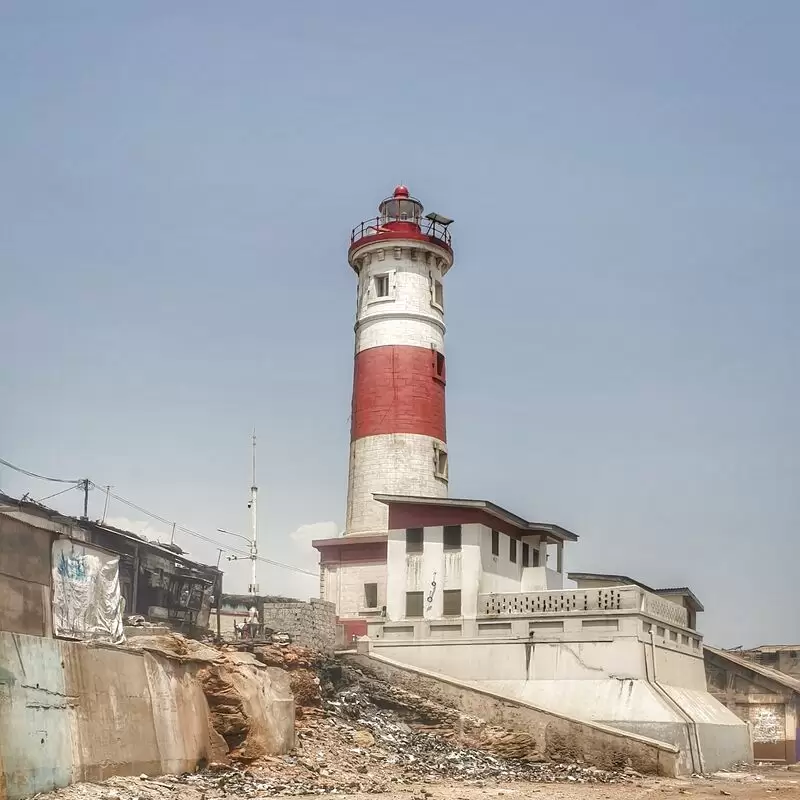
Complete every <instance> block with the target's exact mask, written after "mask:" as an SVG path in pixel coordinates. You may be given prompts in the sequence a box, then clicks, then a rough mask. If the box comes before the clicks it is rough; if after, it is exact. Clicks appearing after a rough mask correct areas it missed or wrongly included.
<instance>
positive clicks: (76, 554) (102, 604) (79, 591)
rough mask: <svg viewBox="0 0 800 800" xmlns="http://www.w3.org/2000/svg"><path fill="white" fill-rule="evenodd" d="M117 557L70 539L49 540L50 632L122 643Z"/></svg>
mask: <svg viewBox="0 0 800 800" xmlns="http://www.w3.org/2000/svg"><path fill="white" fill-rule="evenodd" d="M121 597H122V596H121V594H120V590H119V557H118V556H115V555H112V554H111V553H106V552H104V551H103V550H97V549H95V548H94V547H91V546H89V545H86V544H83V543H82V542H76V541H73V540H72V539H56V541H55V542H53V633H54V634H55V635H56V636H68V637H71V638H75V639H97V640H103V641H109V642H114V643H118V642H122V641H124V639H125V634H124V631H123V628H122V602H121Z"/></svg>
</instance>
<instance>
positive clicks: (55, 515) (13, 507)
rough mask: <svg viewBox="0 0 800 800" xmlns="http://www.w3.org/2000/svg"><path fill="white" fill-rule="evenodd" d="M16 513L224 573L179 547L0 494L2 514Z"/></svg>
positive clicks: (185, 563) (199, 567)
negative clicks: (96, 534)
mask: <svg viewBox="0 0 800 800" xmlns="http://www.w3.org/2000/svg"><path fill="white" fill-rule="evenodd" d="M14 511H22V512H25V513H26V514H31V515H33V516H37V517H43V518H47V519H49V520H51V521H52V522H58V523H61V524H67V525H70V526H74V527H76V528H80V529H82V530H85V531H98V532H100V533H105V534H108V535H110V536H118V537H119V538H121V539H127V540H128V541H131V542H132V543H134V544H135V545H140V546H142V547H146V548H147V549H148V550H151V551H154V552H156V553H158V554H159V555H161V556H163V557H164V558H168V559H172V560H174V561H177V562H180V563H181V564H184V565H186V566H188V567H190V568H192V569H200V570H202V571H204V572H221V571H222V570H220V569H219V568H218V567H212V566H209V565H207V564H203V563H201V562H199V561H195V560H194V559H191V558H189V557H188V556H187V555H186V554H185V553H184V551H183V550H182V549H181V548H180V547H178V546H177V545H173V544H162V543H161V542H151V541H148V540H147V539H144V538H143V537H141V536H139V535H138V534H136V533H133V532H132V531H126V530H124V529H123V528H117V527H115V526H114V525H106V524H101V523H100V522H95V521H92V520H88V519H79V518H78V517H72V516H69V515H68V514H62V513H61V512H60V511H56V509H54V508H49V507H48V506H44V505H42V504H41V503H37V502H34V501H31V500H23V499H17V498H15V497H11V496H10V495H7V494H4V493H2V492H0V513H2V512H6V513H9V512H14ZM89 544H91V543H89ZM93 546H97V545H93ZM101 549H108V548H101Z"/></svg>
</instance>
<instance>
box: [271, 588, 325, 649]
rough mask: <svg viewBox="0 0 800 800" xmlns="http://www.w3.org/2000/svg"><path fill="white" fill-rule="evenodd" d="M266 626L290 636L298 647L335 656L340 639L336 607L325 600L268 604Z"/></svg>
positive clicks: (286, 601) (283, 601)
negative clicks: (335, 648)
mask: <svg viewBox="0 0 800 800" xmlns="http://www.w3.org/2000/svg"><path fill="white" fill-rule="evenodd" d="M262 615H263V616H262V622H263V623H264V626H265V627H267V628H272V629H273V630H275V631H276V632H281V633H289V634H291V636H292V638H293V640H294V641H295V642H297V644H301V645H303V646H304V647H311V648H313V649H314V650H321V651H322V652H323V653H331V652H333V646H334V642H335V639H336V606H334V604H333V603H329V602H327V601H325V600H318V599H316V598H312V599H311V600H309V601H308V602H307V603H304V602H302V601H301V600H281V601H274V602H270V601H265V602H264V605H263V608H262Z"/></svg>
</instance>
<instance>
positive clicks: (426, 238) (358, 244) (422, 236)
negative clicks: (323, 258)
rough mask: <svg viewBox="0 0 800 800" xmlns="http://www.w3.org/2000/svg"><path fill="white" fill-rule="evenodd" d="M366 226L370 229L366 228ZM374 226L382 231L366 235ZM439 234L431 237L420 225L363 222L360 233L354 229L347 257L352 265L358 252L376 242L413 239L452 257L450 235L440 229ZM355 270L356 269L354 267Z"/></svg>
mask: <svg viewBox="0 0 800 800" xmlns="http://www.w3.org/2000/svg"><path fill="white" fill-rule="evenodd" d="M365 225H366V226H368V227H366V228H365ZM372 225H379V227H380V229H379V230H376V232H375V233H366V231H367V230H370V227H371V226H372ZM444 231H446V229H444ZM438 232H439V234H440V235H439V236H435V235H434V236H431V235H430V234H428V233H423V231H422V230H421V229H420V227H419V226H418V225H415V224H414V223H410V222H387V223H383V224H380V220H375V221H374V222H372V221H370V222H367V223H363V222H362V223H361V230H360V232H359V229H358V228H356V229H354V231H353V234H352V237H351V238H352V239H353V242H352V244H351V245H350V249H349V250H348V253H347V257H348V260H349V261H350V263H351V264H352V259H353V256H354V255H355V253H356V251H357V250H360V249H361V248H362V247H365V246H366V245H368V244H374V243H375V242H383V241H386V242H391V241H397V240H398V239H405V240H406V241H408V240H409V239H411V240H412V241H418V242H425V243H426V244H433V245H436V246H437V247H441V248H442V250H445V251H446V252H448V253H450V254H451V256H452V254H453V247H452V245H451V244H450V242H449V241H448V240H447V238H446V237H449V234H448V233H446V232H443V231H442V229H438ZM353 269H355V267H353Z"/></svg>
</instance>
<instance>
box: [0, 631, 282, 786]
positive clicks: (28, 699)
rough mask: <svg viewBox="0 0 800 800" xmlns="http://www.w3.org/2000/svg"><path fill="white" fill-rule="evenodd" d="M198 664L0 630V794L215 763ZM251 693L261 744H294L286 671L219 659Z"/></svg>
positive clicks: (217, 748) (217, 752)
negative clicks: (256, 700)
mask: <svg viewBox="0 0 800 800" xmlns="http://www.w3.org/2000/svg"><path fill="white" fill-rule="evenodd" d="M203 666H204V665H203V664H201V663H194V662H192V661H190V660H189V661H181V660H179V659H178V660H176V659H172V658H168V657H165V656H164V655H160V654H158V653H154V652H132V651H129V650H124V649H119V648H114V647H110V646H103V645H91V644H84V643H79V642H71V641H64V640H59V639H45V638H41V637H35V636H25V635H21V634H12V633H0V800H18V798H24V797H27V796H29V795H32V794H35V793H36V792H42V791H48V790H52V789H54V788H57V787H60V786H66V785H68V784H69V783H72V782H75V781H82V780H102V779H104V778H107V777H109V776H111V775H138V774H140V773H147V774H150V775H157V774H163V773H178V772H183V771H186V770H192V769H194V768H195V767H196V766H197V764H198V762H199V761H201V760H202V759H206V760H208V761H212V760H216V761H224V760H226V758H227V753H228V746H227V745H226V743H225V740H224V739H223V738H222V737H221V736H220V735H219V733H217V732H216V731H215V730H214V727H213V724H212V722H211V718H210V715H209V706H208V703H207V700H206V697H205V695H204V692H203V689H202V687H201V685H200V683H199V682H198V680H197V678H196V674H197V672H198V670H199V669H200V668H201V667H203ZM224 669H226V670H227V671H228V672H229V673H234V674H235V675H236V678H237V680H239V681H240V682H241V683H242V684H243V685H245V686H247V687H249V688H248V691H250V692H251V693H252V694H254V695H258V698H259V701H260V702H259V708H260V709H261V710H259V708H255V709H251V710H250V711H251V714H253V715H255V716H257V717H258V719H256V720H255V723H256V724H261V725H262V727H264V728H267V729H269V731H270V734H271V735H270V736H269V737H261V739H262V740H264V741H266V742H267V744H266V748H267V749H268V751H270V752H273V753H276V754H277V753H285V752H288V751H289V750H290V749H291V748H292V747H293V745H294V702H293V699H292V695H291V691H290V689H289V684H288V676H286V675H285V673H282V672H281V671H280V670H277V671H274V672H280V673H281V674H280V675H273V674H272V672H273V671H270V670H268V669H267V668H265V667H260V668H259V667H258V666H257V665H254V664H253V665H226V666H225V667H224Z"/></svg>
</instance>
